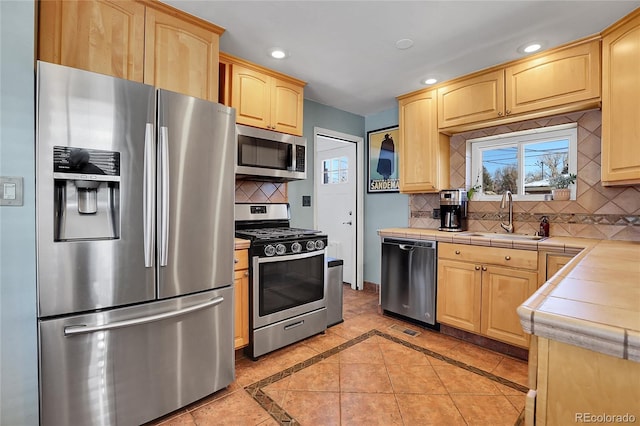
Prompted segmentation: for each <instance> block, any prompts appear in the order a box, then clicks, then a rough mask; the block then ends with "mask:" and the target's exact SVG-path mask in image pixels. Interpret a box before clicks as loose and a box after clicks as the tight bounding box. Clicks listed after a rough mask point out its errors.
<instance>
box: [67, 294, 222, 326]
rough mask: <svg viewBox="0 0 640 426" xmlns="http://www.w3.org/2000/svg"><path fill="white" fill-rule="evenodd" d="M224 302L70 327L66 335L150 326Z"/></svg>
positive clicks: (219, 299)
mask: <svg viewBox="0 0 640 426" xmlns="http://www.w3.org/2000/svg"><path fill="white" fill-rule="evenodd" d="M222 302H224V297H221V296H220V297H216V298H213V299H211V300H207V301H206V302H203V303H199V304H197V305H193V306H189V307H188V308H183V309H178V310H175V311H169V312H163V313H161V314H155V315H148V316H145V317H140V318H132V319H128V320H123V321H116V322H112V323H108V324H102V325H92V326H88V325H85V324H78V325H69V326H66V327H65V328H64V335H65V336H75V335H78V334H88V333H96V332H99V331H108V330H114V329H117V328H123V327H132V326H136V325H141V324H148V323H150V322H156V321H161V320H165V319H169V318H174V317H178V316H181V315H186V314H189V313H191V312H195V311H199V310H201V309H205V308H209V307H213V306H217V305H219V304H221V303H222Z"/></svg>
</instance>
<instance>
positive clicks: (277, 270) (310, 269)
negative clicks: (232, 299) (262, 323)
mask: <svg viewBox="0 0 640 426" xmlns="http://www.w3.org/2000/svg"><path fill="white" fill-rule="evenodd" d="M259 274H260V277H259V283H260V284H259V290H258V291H259V293H260V295H259V315H260V316H261V317H262V316H265V315H269V314H273V313H276V312H280V311H284V310H287V309H290V308H294V307H296V306H302V305H305V304H307V303H311V302H315V301H318V300H321V299H323V298H324V254H321V255H318V256H312V257H307V258H301V259H290V260H286V261H282V262H269V263H262V264H260V271H259Z"/></svg>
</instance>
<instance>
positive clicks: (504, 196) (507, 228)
mask: <svg viewBox="0 0 640 426" xmlns="http://www.w3.org/2000/svg"><path fill="white" fill-rule="evenodd" d="M507 197H509V223H508V224H506V225H505V224H504V222H500V226H501V227H502V229H504V230H505V231H507V232H508V233H513V195H512V194H511V191H506V192H505V193H504V194H502V201H501V202H500V211H502V210H503V209H504V205H505V203H506V201H507Z"/></svg>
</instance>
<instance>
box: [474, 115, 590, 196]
mask: <svg viewBox="0 0 640 426" xmlns="http://www.w3.org/2000/svg"><path fill="white" fill-rule="evenodd" d="M558 139H568V140H569V168H568V169H569V173H573V174H577V168H578V165H577V163H578V124H577V123H569V124H560V125H557V126H549V127H540V128H536V129H530V130H522V131H519V132H510V133H503V134H500V135H495V136H486V137H482V138H474V139H467V162H466V163H467V164H466V166H467V170H466V176H467V177H466V185H467V188H471V187H473V186H475V185H477V184H478V183H479V184H480V185H482V179H481V178H480V179H479V180H478V176H482V155H481V150H484V149H488V148H498V147H500V146H514V145H515V146H517V147H518V157H517V158H518V191H519V193H518V194H513V199H514V200H519V201H543V200H544V194H535V195H534V194H524V179H525V176H524V166H523V165H522V156H523V152H524V145H525V144H530V143H535V142H547V141H553V140H558ZM570 189H571V197H570V199H571V200H575V199H576V185H570ZM501 199H502V195H486V194H484V193H483V191H482V189H478V191H477V192H476V195H474V197H473V200H474V201H499V200H501Z"/></svg>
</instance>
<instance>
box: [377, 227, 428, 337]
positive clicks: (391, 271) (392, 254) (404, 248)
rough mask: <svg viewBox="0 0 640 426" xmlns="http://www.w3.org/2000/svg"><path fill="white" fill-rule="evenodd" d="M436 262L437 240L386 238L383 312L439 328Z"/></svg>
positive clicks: (383, 262)
mask: <svg viewBox="0 0 640 426" xmlns="http://www.w3.org/2000/svg"><path fill="white" fill-rule="evenodd" d="M436 259H437V257H436V242H435V241H426V240H408V239H401V238H388V237H385V238H383V240H382V277H381V281H382V282H381V288H380V299H381V303H382V309H383V310H385V311H386V312H390V313H395V314H398V315H402V316H404V317H407V318H410V319H413V320H415V321H418V322H420V323H423V324H427V325H429V326H433V327H437V324H436ZM433 327H432V328H433Z"/></svg>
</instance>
